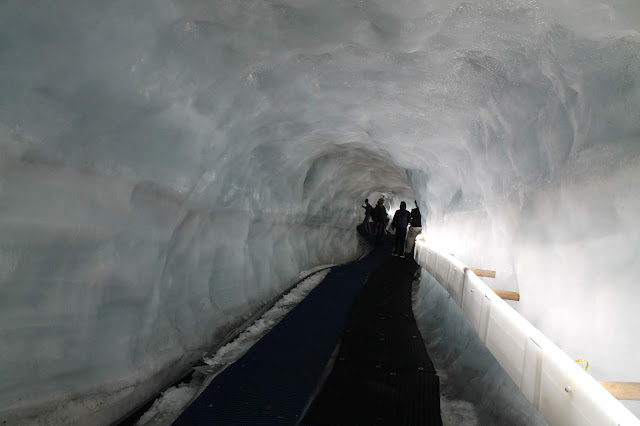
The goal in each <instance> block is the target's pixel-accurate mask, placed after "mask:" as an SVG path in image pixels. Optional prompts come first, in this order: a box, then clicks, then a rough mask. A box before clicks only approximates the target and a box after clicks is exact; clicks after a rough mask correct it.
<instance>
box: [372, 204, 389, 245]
mask: <svg viewBox="0 0 640 426" xmlns="http://www.w3.org/2000/svg"><path fill="white" fill-rule="evenodd" d="M373 221H374V222H375V224H376V242H378V241H381V240H382V237H383V236H384V228H385V227H386V222H387V209H386V208H385V207H384V200H383V199H382V198H380V199H379V200H378V204H377V205H376V208H375V209H373Z"/></svg>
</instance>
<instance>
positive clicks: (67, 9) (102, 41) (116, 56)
mask: <svg viewBox="0 0 640 426" xmlns="http://www.w3.org/2000/svg"><path fill="white" fill-rule="evenodd" d="M638 188H640V2H638V1H637V0H563V1H555V0H465V1H459V2H449V1H444V0H430V1H427V0H394V1H391V0H304V1H303V0H236V1H233V0H158V1H154V2H140V1H134V2H132V1H121V0H120V1H109V2H105V1H91V2H87V1H78V0H75V1H74V0H58V1H44V0H35V1H24V0H4V1H0V348H1V349H0V422H1V423H2V424H7V425H14V424H32V425H37V424H56V425H57V424H96V425H97V424H105V425H108V424H112V423H114V422H117V421H118V420H119V419H121V418H122V416H123V415H125V414H126V413H127V412H129V411H131V410H132V409H134V408H135V407H136V406H138V405H139V404H141V403H142V402H144V401H146V400H147V399H148V398H149V397H150V396H151V395H154V394H156V393H158V392H160V391H161V390H162V389H163V388H164V387H166V386H167V385H168V384H169V383H171V382H172V381H174V380H176V378H177V377H178V375H180V374H182V373H183V372H184V371H185V369H189V368H190V367H191V366H192V365H193V364H194V363H195V362H196V361H197V360H199V359H200V358H201V357H202V354H203V353H204V352H206V351H208V350H209V349H210V348H211V347H213V346H215V345H216V344H218V343H220V341H221V339H222V338H223V336H225V335H226V334H227V333H228V332H229V330H232V329H234V328H235V327H237V326H238V325H239V324H240V323H242V322H243V321H244V320H245V319H246V318H247V317H248V316H251V315H252V314H253V313H254V312H255V311H256V310H257V309H258V308H259V307H260V306H261V305H262V304H263V303H265V301H267V300H271V299H273V298H274V297H275V296H276V295H278V294H280V293H281V292H282V291H283V290H284V289H285V288H287V287H288V286H290V285H291V284H292V283H293V282H295V281H296V280H297V279H298V277H299V276H300V274H301V272H303V271H309V270H313V269H314V268H317V267H319V266H322V265H335V264H342V263H345V262H348V261H351V260H353V259H355V258H357V257H358V256H359V255H360V254H361V251H362V247H361V246H360V244H359V241H358V239H357V238H356V233H355V227H356V225H357V224H358V223H360V222H361V221H362V213H361V208H360V205H361V204H362V201H363V200H364V199H365V198H367V197H368V198H370V199H374V198H375V199H377V197H384V198H385V199H386V200H388V202H389V203H390V205H391V206H392V207H393V208H396V207H397V205H398V204H399V202H400V201H402V200H407V201H411V202H413V200H414V199H415V200H417V203H418V205H419V206H420V208H421V210H422V211H423V235H424V237H425V239H426V241H427V242H430V243H432V244H433V245H434V246H437V247H439V248H441V249H442V250H444V251H445V252H446V253H452V254H454V255H455V257H456V259H461V260H463V261H464V262H465V264H467V265H470V266H472V267H478V268H485V269H492V270H495V271H496V277H495V279H493V281H491V283H492V286H494V287H497V288H501V289H503V290H508V291H517V292H519V293H520V301H518V302H513V301H511V302H508V303H509V304H510V305H511V306H512V307H513V308H514V309H515V310H516V311H517V312H519V313H520V314H521V315H522V316H523V317H524V318H526V320H527V321H529V322H530V323H531V324H532V325H533V326H534V327H536V328H537V329H538V330H540V332H542V333H544V335H546V336H547V337H548V338H549V339H550V340H551V341H553V342H554V343H555V344H556V345H557V346H558V347H559V348H561V349H562V350H563V351H564V352H566V354H568V355H569V356H570V357H571V358H572V359H584V360H588V362H589V370H588V373H589V374H590V375H591V376H593V378H595V379H596V380H598V381H620V382H640V343H639V341H638V335H639V333H640V315H638V310H639V309H640V286H639V285H638V276H640V262H639V261H638V257H639V256H640V190H639V189H638ZM434 318H437V319H438V320H441V321H445V322H446V321H447V319H446V318H444V317H443V316H442V315H439V316H438V315H436V316H434ZM453 338H454V339H455V336H453ZM452 343H453V344H455V343H456V342H452ZM623 404H624V405H625V406H626V407H627V408H628V409H629V410H630V411H631V412H632V413H634V414H635V415H636V416H640V403H639V402H637V401H623Z"/></svg>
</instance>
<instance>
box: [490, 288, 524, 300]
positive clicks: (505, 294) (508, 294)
mask: <svg viewBox="0 0 640 426" xmlns="http://www.w3.org/2000/svg"><path fill="white" fill-rule="evenodd" d="M491 290H492V291H493V292H494V293H495V294H497V295H498V296H500V297H501V298H502V299H505V300H515V301H518V300H520V293H518V292H517V291H506V290H496V289H493V288H492V289H491Z"/></svg>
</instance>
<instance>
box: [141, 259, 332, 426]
mask: <svg viewBox="0 0 640 426" xmlns="http://www.w3.org/2000/svg"><path fill="white" fill-rule="evenodd" d="M314 269H316V270H317V269H323V270H322V271H320V272H317V273H315V274H313V275H311V276H310V277H308V278H306V279H305V280H303V281H302V282H300V283H299V284H298V285H297V286H295V287H294V288H293V289H291V291H289V292H288V293H287V294H285V295H284V296H282V298H280V300H278V301H277V302H276V303H275V304H274V305H273V307H272V308H271V309H269V310H268V311H267V312H265V313H264V315H262V317H260V318H259V319H257V320H256V321H255V322H254V323H253V324H251V325H250V326H249V327H247V328H246V329H245V330H244V331H243V332H242V333H240V334H239V335H238V337H236V338H235V339H234V340H233V341H231V342H229V343H227V344H226V345H224V346H222V347H221V348H220V349H218V351H216V353H215V354H213V356H211V357H208V358H204V361H205V362H206V363H207V364H208V365H210V366H211V370H210V371H211V373H212V374H211V375H210V376H208V377H207V378H206V379H205V378H203V377H202V376H201V375H199V374H197V373H196V374H194V377H193V379H192V380H191V381H190V382H189V383H187V384H184V383H183V384H180V385H178V386H174V387H171V388H169V389H167V390H166V391H164V392H163V393H162V394H161V396H160V397H159V398H158V399H157V400H156V401H155V402H154V403H153V405H152V406H151V408H150V409H149V410H148V411H147V412H146V413H145V414H144V415H143V416H142V417H141V418H140V420H138V423H137V425H140V426H142V425H148V426H150V425H153V426H159V425H168V424H171V422H172V421H173V420H175V419H176V418H177V416H178V415H179V414H180V413H181V412H182V411H183V410H184V409H185V408H186V406H187V404H188V403H189V402H191V400H192V399H193V398H194V397H195V396H197V394H199V392H200V391H201V390H202V389H203V384H204V386H205V387H206V386H207V385H208V384H209V383H210V382H211V380H212V379H213V377H215V376H216V375H218V374H219V373H220V372H221V371H222V370H223V369H224V368H225V367H226V366H228V365H230V364H233V363H234V362H236V361H237V360H239V359H240V358H241V357H242V356H243V355H244V354H245V353H246V352H247V351H248V350H249V349H251V347H252V346H253V345H254V344H255V343H256V342H257V341H258V340H260V339H261V338H262V337H263V336H264V335H265V334H267V333H268V332H269V331H270V330H271V329H272V328H273V327H275V326H276V325H277V324H278V323H279V322H280V320H282V318H284V317H285V316H286V315H287V314H288V313H289V312H290V311H291V310H292V309H293V308H295V307H296V305H297V304H298V303H300V302H301V301H302V300H303V299H304V298H305V297H306V296H307V295H308V294H309V293H310V292H311V291H312V290H313V289H314V288H316V286H317V285H318V284H320V283H321V282H322V280H324V278H325V277H326V276H327V274H329V272H331V269H329V268H328V267H326V266H325V267H322V268H314ZM305 275H308V273H305V274H301V276H305Z"/></svg>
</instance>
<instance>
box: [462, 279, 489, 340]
mask: <svg viewBox="0 0 640 426" xmlns="http://www.w3.org/2000/svg"><path fill="white" fill-rule="evenodd" d="M483 287H486V286H485V285H484V283H483V282H482V281H481V280H480V278H478V277H477V276H476V274H474V273H473V272H471V271H467V273H466V279H465V284H464V296H463V298H462V311H463V312H464V315H465V316H466V317H467V320H469V323H470V324H471V326H472V327H473V329H474V330H475V331H476V333H478V334H480V311H481V310H482V300H483V299H484V295H485V292H484V288H483Z"/></svg>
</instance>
